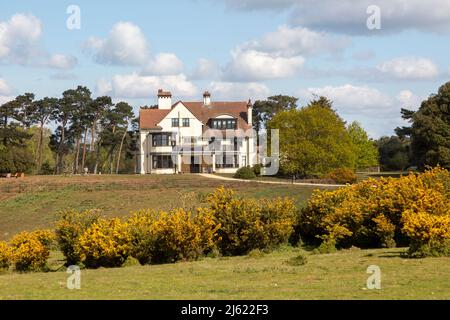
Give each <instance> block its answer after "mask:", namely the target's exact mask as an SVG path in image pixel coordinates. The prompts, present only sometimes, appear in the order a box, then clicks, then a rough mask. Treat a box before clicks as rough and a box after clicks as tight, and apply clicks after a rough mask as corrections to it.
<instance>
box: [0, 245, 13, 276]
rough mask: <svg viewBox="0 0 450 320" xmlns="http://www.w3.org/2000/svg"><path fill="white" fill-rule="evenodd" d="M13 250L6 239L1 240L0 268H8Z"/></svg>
mask: <svg viewBox="0 0 450 320" xmlns="http://www.w3.org/2000/svg"><path fill="white" fill-rule="evenodd" d="M11 260H12V251H11V248H10V247H9V245H8V244H7V243H6V242H5V241H0V270H2V269H8V268H9V266H10V265H11Z"/></svg>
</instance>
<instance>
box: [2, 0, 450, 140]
mask: <svg viewBox="0 0 450 320" xmlns="http://www.w3.org/2000/svg"><path fill="white" fill-rule="evenodd" d="M372 4H375V5H377V6H378V8H380V21H381V30H369V29H368V28H367V26H366V20H367V18H368V17H369V15H370V14H368V13H367V12H366V9H367V7H368V6H369V5H372ZM69 5H77V6H78V7H79V8H80V10H81V20H80V21H81V28H80V29H76V30H69V29H68V28H67V27H66V21H67V19H68V17H69V14H67V13H66V10H67V8H68V6H69ZM449 40H450V0H430V1H426V2H424V1H419V0H409V1H406V2H405V1H402V0H389V1H388V0H372V1H369V0H358V1H355V0H339V1H337V0H319V1H311V0H281V1H279V0H278V1H275V0H259V1H257V0H241V1H237V0H221V1H212V0H178V1H175V0H168V1H164V2H154V3H153V2H149V1H133V0H130V1H103V0H101V1H81V0H80V1H73V2H72V1H70V2H68V1H56V0H54V1H51V0H41V1H31V0H30V1H25V0H21V1H14V2H5V1H3V2H2V3H1V4H0V102H4V101H7V100H8V99H11V98H12V97H14V96H15V95H18V94H21V93H24V92H34V93H35V94H36V95H37V97H38V98H41V97H44V96H60V95H61V93H62V92H63V91H64V90H66V89H69V88H72V87H76V86H77V85H79V84H82V85H86V86H88V87H89V88H90V89H91V90H92V92H93V94H94V96H97V95H104V94H107V95H111V96H112V97H113V98H114V100H115V101H120V100H124V101H128V102H129V103H131V104H132V105H133V106H134V107H135V108H136V109H137V108H138V107H139V106H140V105H145V104H153V103H154V102H155V94H156V90H157V88H159V87H164V89H167V90H171V91H172V92H173V94H174V99H176V100H178V99H186V100H199V99H200V98H201V94H202V92H203V91H204V90H209V91H210V92H211V93H212V99H217V100H247V99H252V100H256V99H263V98H265V97H267V96H269V95H274V94H289V95H294V96H297V97H299V98H300V105H304V104H306V103H307V101H308V100H309V99H310V98H311V97H312V95H313V94H319V95H326V96H327V97H329V98H330V99H332V100H333V101H334V103H335V108H336V109H337V110H338V112H339V113H340V114H341V115H342V116H343V118H344V119H345V120H347V121H353V120H358V121H360V122H362V124H363V126H364V127H365V128H366V129H367V130H368V132H369V133H370V135H371V136H372V137H379V136H381V135H390V134H392V133H393V129H394V128H395V127H396V126H398V125H402V124H403V122H402V120H401V118H400V108H401V107H407V108H411V109H415V108H417V107H418V106H419V104H420V102H421V101H422V100H423V99H424V98H426V97H427V96H428V95H429V94H431V93H433V92H436V91H437V89H438V87H439V86H440V85H442V84H443V83H445V82H446V81H448V80H449V78H450V54H449V53H450V41H449Z"/></svg>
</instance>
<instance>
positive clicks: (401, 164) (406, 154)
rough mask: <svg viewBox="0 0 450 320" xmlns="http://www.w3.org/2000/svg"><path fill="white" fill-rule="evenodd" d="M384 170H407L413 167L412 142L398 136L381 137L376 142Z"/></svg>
mask: <svg viewBox="0 0 450 320" xmlns="http://www.w3.org/2000/svg"><path fill="white" fill-rule="evenodd" d="M376 144H377V147H378V151H379V154H380V164H381V168H382V169H383V170H401V171H403V170H405V169H406V168H408V167H409V166H411V152H410V149H411V141H410V140H409V138H402V139H400V138H399V137H398V136H392V137H381V138H380V139H378V140H377V142H376Z"/></svg>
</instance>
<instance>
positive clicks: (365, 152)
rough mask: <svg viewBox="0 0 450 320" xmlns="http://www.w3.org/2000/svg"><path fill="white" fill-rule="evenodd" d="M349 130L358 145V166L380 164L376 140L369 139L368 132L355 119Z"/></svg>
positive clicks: (361, 167)
mask: <svg viewBox="0 0 450 320" xmlns="http://www.w3.org/2000/svg"><path fill="white" fill-rule="evenodd" d="M347 130H348V133H349V134H350V138H351V139H352V142H353V144H354V145H355V147H356V153H357V159H356V168H357V169H366V168H370V167H375V166H378V163H379V161H378V158H379V154H378V148H377V147H376V145H375V142H374V141H373V140H371V139H369V136H368V135H367V132H366V131H365V130H364V129H363V128H362V126H361V125H360V124H359V123H358V122H356V121H355V122H352V123H351V124H350V125H349V126H348V127H347Z"/></svg>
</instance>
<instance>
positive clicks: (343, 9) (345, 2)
mask: <svg viewBox="0 0 450 320" xmlns="http://www.w3.org/2000/svg"><path fill="white" fill-rule="evenodd" d="M222 1H224V2H225V4H226V5H227V6H228V7H229V8H231V9H237V10H275V11H280V10H289V11H290V21H291V23H292V24H293V25H299V26H303V27H308V28H312V29H316V30H329V31H332V32H342V33H348V34H364V33H366V34H367V33H369V34H372V35H378V34H385V33H393V32H400V31H403V30H419V31H425V32H438V33H444V32H445V33H449V32H450V1H448V0H427V1H423V0H408V1H405V0H339V1H336V0H281V1H279V0H261V1H260V0H222ZM370 5H377V6H379V7H380V9H381V22H382V30H377V31H370V30H368V29H367V27H366V21H367V18H368V16H369V15H368V14H367V8H368V6H370Z"/></svg>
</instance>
